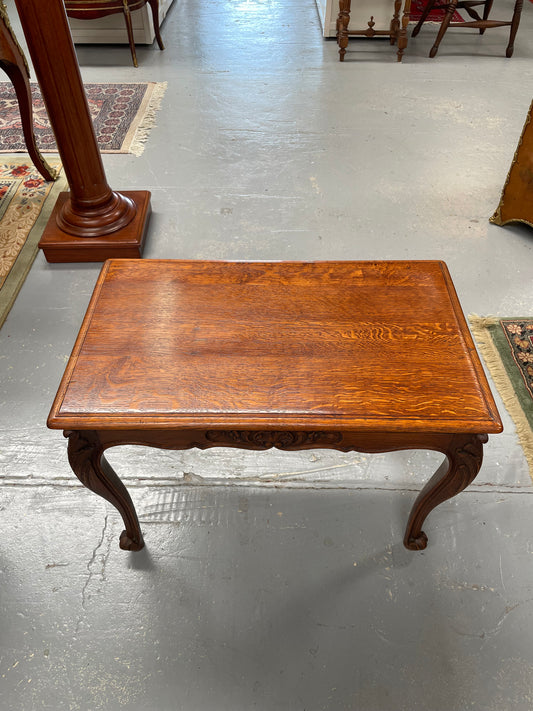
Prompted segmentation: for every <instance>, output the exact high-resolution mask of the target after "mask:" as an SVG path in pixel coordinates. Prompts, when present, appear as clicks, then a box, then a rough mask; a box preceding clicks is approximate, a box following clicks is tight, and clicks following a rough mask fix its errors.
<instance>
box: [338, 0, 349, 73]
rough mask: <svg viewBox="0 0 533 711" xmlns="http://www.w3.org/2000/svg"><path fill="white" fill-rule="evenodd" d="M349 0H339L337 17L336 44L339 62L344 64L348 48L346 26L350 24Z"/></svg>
mask: <svg viewBox="0 0 533 711" xmlns="http://www.w3.org/2000/svg"><path fill="white" fill-rule="evenodd" d="M350 9H351V0H339V16H338V17H337V44H338V45H339V61H340V62H344V55H345V54H346V47H347V46H348V40H349V35H348V25H349V24H350Z"/></svg>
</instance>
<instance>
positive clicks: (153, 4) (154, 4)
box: [148, 0, 165, 49]
mask: <svg viewBox="0 0 533 711" xmlns="http://www.w3.org/2000/svg"><path fill="white" fill-rule="evenodd" d="M148 4H149V5H150V9H151V11H152V21H153V25H154V34H155V38H156V40H157V44H158V45H159V49H165V45H164V44H163V38H162V37H161V31H160V29H159V0H148Z"/></svg>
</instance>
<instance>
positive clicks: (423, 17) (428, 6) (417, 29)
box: [411, 0, 437, 37]
mask: <svg viewBox="0 0 533 711" xmlns="http://www.w3.org/2000/svg"><path fill="white" fill-rule="evenodd" d="M436 2H437V0H428V2H427V3H426V6H425V7H424V9H423V10H422V15H421V17H420V20H418V22H417V24H416V25H415V27H414V29H413V31H412V32H411V37H416V36H417V34H418V33H419V32H420V30H421V29H422V25H423V24H424V22H425V21H426V18H427V16H428V15H429V13H430V12H431V11H432V10H433V5H434V4H435V3H436Z"/></svg>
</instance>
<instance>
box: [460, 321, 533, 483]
mask: <svg viewBox="0 0 533 711" xmlns="http://www.w3.org/2000/svg"><path fill="white" fill-rule="evenodd" d="M469 321H470V327H471V329H472V333H473V334H474V338H475V339H476V343H477V345H478V347H479V350H480V353H481V355H482V356H483V359H484V361H485V363H486V364H487V368H488V369H489V372H490V374H491V376H492V379H493V381H494V384H495V385H496V387H497V389H498V392H499V393H500V395H501V398H502V400H503V403H504V405H505V407H506V409H507V411H508V412H509V415H510V416H511V419H512V420H513V422H514V424H515V427H516V432H517V434H518V439H519V440H520V444H521V445H522V448H523V450H524V454H525V456H526V459H527V461H528V464H529V473H530V475H531V478H532V479H533V318H530V317H517V318H511V317H509V318H496V317H489V318H483V317H480V316H470V317H469Z"/></svg>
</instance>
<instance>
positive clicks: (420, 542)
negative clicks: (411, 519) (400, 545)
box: [404, 531, 428, 551]
mask: <svg viewBox="0 0 533 711" xmlns="http://www.w3.org/2000/svg"><path fill="white" fill-rule="evenodd" d="M427 544H428V537H427V536H426V534H425V533H424V531H420V533H419V535H418V537H417V538H413V537H410V538H409V539H407V538H406V540H405V541H404V545H405V547H406V548H408V549H409V550H410V551H423V550H425V549H426V548H427Z"/></svg>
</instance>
